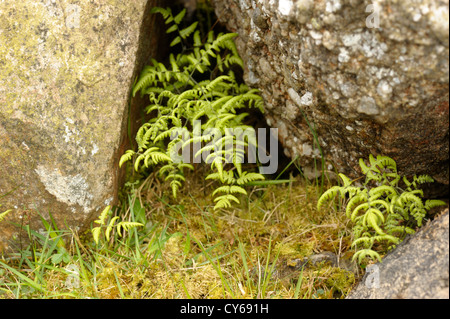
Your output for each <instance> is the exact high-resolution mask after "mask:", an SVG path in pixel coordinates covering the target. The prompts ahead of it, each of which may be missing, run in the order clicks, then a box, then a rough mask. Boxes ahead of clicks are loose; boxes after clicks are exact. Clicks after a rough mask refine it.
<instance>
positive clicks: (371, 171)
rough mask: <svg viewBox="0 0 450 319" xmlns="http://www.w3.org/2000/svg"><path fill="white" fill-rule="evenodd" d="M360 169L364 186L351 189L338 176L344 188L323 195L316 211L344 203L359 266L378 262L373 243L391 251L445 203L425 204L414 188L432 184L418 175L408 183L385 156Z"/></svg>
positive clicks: (343, 176)
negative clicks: (334, 202)
mask: <svg viewBox="0 0 450 319" xmlns="http://www.w3.org/2000/svg"><path fill="white" fill-rule="evenodd" d="M359 165H360V168H361V171H362V173H363V174H364V175H366V179H365V182H364V184H363V186H362V187H357V186H353V185H352V183H353V182H352V181H351V180H350V179H349V178H348V177H347V176H345V175H343V174H339V177H340V178H341V180H342V183H343V185H342V186H333V187H331V188H330V189H328V190H327V191H325V192H324V193H323V194H322V196H321V197H320V198H319V200H318V202H317V209H320V208H321V207H322V206H324V205H325V203H326V202H329V201H332V200H334V199H335V198H337V197H340V198H341V199H343V200H346V208H345V213H346V215H347V217H348V218H349V219H350V220H351V221H352V223H353V238H354V240H353V243H352V247H354V248H355V249H356V253H355V254H354V255H353V260H358V262H359V263H362V261H363V260H364V259H365V258H366V257H368V258H371V259H377V260H379V261H381V256H380V252H377V251H375V250H373V249H374V245H375V243H381V242H383V243H384V246H387V249H391V248H392V247H394V246H395V245H397V244H398V243H399V242H400V241H402V240H403V239H404V237H405V236H406V235H407V234H413V233H414V232H415V230H414V229H413V228H414V227H420V226H421V225H422V222H423V219H424V218H425V216H426V214H427V211H429V210H430V209H431V208H433V207H436V206H441V205H445V202H443V201H440V200H427V201H426V202H425V203H424V202H423V200H422V197H423V191H422V190H420V189H418V188H417V187H418V186H419V185H420V184H423V183H431V182H433V181H434V180H433V179H432V178H431V177H430V176H428V175H420V176H414V177H413V180H412V181H411V182H410V181H409V180H408V179H407V178H406V177H402V176H400V175H399V174H398V173H397V164H396V162H395V161H394V160H393V159H391V158H389V157H387V156H377V157H376V158H375V157H373V156H372V155H370V156H369V163H368V164H366V162H364V160H362V159H360V160H359ZM401 183H402V184H401ZM400 184H401V185H400ZM404 188H406V189H404ZM347 197H348V198H347ZM377 246H378V247H379V246H380V245H377Z"/></svg>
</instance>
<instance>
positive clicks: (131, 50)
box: [0, 0, 161, 250]
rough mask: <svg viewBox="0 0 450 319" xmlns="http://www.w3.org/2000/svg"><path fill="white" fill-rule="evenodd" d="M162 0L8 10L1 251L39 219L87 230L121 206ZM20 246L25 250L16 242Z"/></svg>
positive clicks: (2, 75)
mask: <svg viewBox="0 0 450 319" xmlns="http://www.w3.org/2000/svg"><path fill="white" fill-rule="evenodd" d="M155 4H156V5H161V1H160V0H151V1H147V0H137V1H131V2H129V1H127V2H123V1H117V0H108V1H98V0H94V1H77V0H75V1H66V0H58V1H55V0H40V1H31V0H25V1H13V0H6V1H2V2H1V5H0V79H1V81H0V150H1V151H0V204H1V205H2V206H1V207H0V213H1V212H3V211H5V210H6V209H13V212H11V213H10V214H9V215H8V217H7V219H6V221H3V222H2V223H0V250H9V249H14V241H13V240H11V239H13V238H16V239H17V237H18V233H17V232H16V231H17V230H16V229H15V228H13V227H12V226H11V225H10V224H9V223H8V222H15V223H18V224H23V223H30V224H31V226H32V227H34V228H37V229H39V228H42V224H41V223H40V222H39V218H38V216H37V214H36V212H39V213H41V214H42V215H43V216H45V217H48V214H49V212H50V213H52V215H53V217H54V218H55V219H56V220H57V222H58V223H59V224H60V225H61V226H63V223H64V222H66V223H67V225H69V226H74V227H83V226H84V225H86V224H87V221H89V220H92V218H93V217H95V216H97V214H98V212H99V211H101V210H102V209H103V208H104V207H105V206H106V205H108V204H111V203H113V202H114V201H116V199H117V188H118V180H119V173H118V170H117V163H118V160H119V157H120V155H121V154H122V153H123V149H121V147H122V148H123V147H124V146H121V143H122V145H123V144H124V142H125V141H126V128H127V121H126V119H127V115H128V101H129V92H130V87H131V84H132V82H133V78H134V77H135V76H136V75H137V72H139V71H140V69H141V67H142V64H143V63H147V60H148V57H149V56H151V55H154V54H155V50H156V48H157V46H156V41H157V35H159V34H160V32H159V31H158V30H156V29H155V28H157V24H156V23H155V18H154V16H151V15H149V10H150V8H151V6H153V5H155ZM16 242H17V241H16Z"/></svg>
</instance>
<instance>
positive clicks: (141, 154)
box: [119, 8, 264, 209]
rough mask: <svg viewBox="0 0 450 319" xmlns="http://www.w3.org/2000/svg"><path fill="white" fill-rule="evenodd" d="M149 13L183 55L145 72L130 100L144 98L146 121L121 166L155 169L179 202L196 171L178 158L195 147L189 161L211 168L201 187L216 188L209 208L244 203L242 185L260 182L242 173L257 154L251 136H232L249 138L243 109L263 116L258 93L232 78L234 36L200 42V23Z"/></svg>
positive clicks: (166, 11)
mask: <svg viewBox="0 0 450 319" xmlns="http://www.w3.org/2000/svg"><path fill="white" fill-rule="evenodd" d="M152 13H157V14H161V15H162V17H163V18H164V20H165V23H166V25H167V30H166V32H167V33H168V34H170V35H172V36H173V38H172V41H171V43H170V46H171V47H176V46H178V47H179V46H181V50H180V51H181V53H178V54H174V53H171V54H170V55H169V59H168V60H169V61H168V63H167V64H163V63H160V62H158V61H156V60H154V59H153V60H152V63H151V65H149V66H146V67H145V68H144V69H143V70H142V72H141V74H140V76H139V78H138V79H137V81H136V83H135V85H134V87H133V90H132V95H133V96H135V95H136V94H138V93H140V95H141V96H147V97H148V100H149V102H150V104H149V105H148V106H147V108H146V112H147V114H150V115H151V119H150V120H149V121H147V122H146V123H144V124H143V125H142V126H141V127H140V128H139V130H138V132H137V134H136V142H137V148H138V149H137V151H135V150H128V151H126V152H125V154H123V155H122V157H121V159H120V162H119V164H120V165H123V164H124V163H126V162H131V161H134V169H135V170H136V171H141V172H144V171H145V170H147V169H157V170H158V169H159V174H158V176H159V177H160V178H163V179H164V180H165V182H168V183H170V188H171V190H172V195H173V197H174V198H176V196H177V193H178V191H179V189H180V188H181V187H182V184H183V183H184V180H185V177H184V171H185V169H191V170H192V169H194V167H193V166H192V165H189V164H188V163H185V162H184V161H185V159H183V158H182V156H180V154H179V152H180V151H181V152H183V151H184V150H189V149H191V145H195V144H197V145H200V148H199V149H198V148H197V150H198V151H196V154H194V158H196V159H197V158H199V157H201V158H202V159H203V161H204V162H205V163H208V164H210V168H211V173H210V174H208V175H207V176H206V179H208V180H214V181H217V185H218V186H217V188H216V190H215V191H213V192H212V195H213V196H215V197H216V198H215V199H214V202H215V206H214V208H215V209H220V208H228V207H231V205H232V204H239V203H240V201H239V199H238V198H237V197H236V196H237V195H242V196H245V195H247V192H246V190H245V188H244V187H245V185H246V184H247V183H249V182H252V181H256V180H263V179H264V176H263V175H261V174H259V173H254V172H246V171H245V169H244V168H243V165H242V164H243V162H244V157H245V150H246V148H248V146H249V145H252V146H253V145H254V146H257V143H256V137H253V135H255V134H253V135H252V134H246V138H244V136H239V135H238V134H233V132H234V130H241V131H245V130H248V131H246V132H252V131H251V130H252V129H251V128H250V127H248V126H246V125H244V124H243V120H244V119H245V117H246V116H247V115H248V114H247V113H243V112H240V110H241V109H244V108H255V109H259V110H260V111H261V112H262V111H263V100H262V98H261V97H260V96H259V94H258V91H257V90H254V89H250V88H249V87H247V86H246V85H245V84H240V83H239V82H238V80H237V77H236V74H235V71H236V70H238V69H242V68H243V62H242V59H241V58H240V57H239V54H238V52H237V49H236V46H235V44H234V40H233V39H234V38H235V37H236V36H237V34H236V33H219V34H218V35H215V33H214V31H209V32H208V33H207V35H206V36H202V34H201V30H198V29H197V28H198V23H197V22H194V23H191V24H190V25H188V26H186V27H183V26H182V24H183V18H184V16H185V14H186V11H185V10H183V11H181V12H179V13H178V14H176V15H174V14H173V13H172V11H171V9H170V8H153V9H152ZM202 39H204V41H202ZM189 44H190V45H189ZM198 121H201V123H202V124H201V125H200V126H196V123H197V122H198ZM198 130H203V132H204V133H203V134H202V135H200V134H199V132H198ZM253 133H254V130H253ZM242 135H243V134H242ZM250 135H252V136H250ZM169 139H170V141H169ZM235 174H236V176H235Z"/></svg>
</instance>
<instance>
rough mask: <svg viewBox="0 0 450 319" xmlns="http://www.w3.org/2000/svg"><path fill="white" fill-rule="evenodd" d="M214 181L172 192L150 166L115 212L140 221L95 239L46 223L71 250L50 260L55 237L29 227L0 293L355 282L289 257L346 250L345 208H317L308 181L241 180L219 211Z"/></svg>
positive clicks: (152, 291) (213, 292) (209, 292)
mask: <svg viewBox="0 0 450 319" xmlns="http://www.w3.org/2000/svg"><path fill="white" fill-rule="evenodd" d="M213 189H214V188H213V185H211V184H210V183H207V182H205V181H204V179H203V176H202V175H201V174H199V173H198V172H196V173H191V174H190V175H187V176H186V185H185V187H184V188H183V190H182V191H181V192H180V193H179V195H178V197H177V198H176V199H174V198H172V197H171V195H170V194H171V191H170V189H169V187H168V186H166V185H165V184H163V183H161V182H160V181H159V180H158V179H157V178H156V177H155V175H154V174H152V175H150V177H148V178H147V179H145V181H141V182H139V183H135V184H132V183H128V186H127V188H126V189H125V190H124V196H123V198H124V200H123V203H122V204H121V206H120V207H117V208H116V210H115V213H116V214H118V215H119V216H120V217H121V218H122V220H140V221H144V223H145V227H139V228H134V229H132V230H130V231H129V232H126V233H125V234H124V236H119V235H118V234H117V233H116V232H115V231H113V233H112V235H111V238H110V240H109V241H106V239H105V238H104V236H103V238H101V240H100V242H99V244H97V245H96V244H95V243H94V242H93V241H92V238H91V237H90V236H89V235H90V234H89V232H88V233H87V235H88V236H86V238H83V236H79V235H78V234H76V233H75V234H74V233H73V232H72V231H58V232H55V234H56V233H58V238H62V239H64V241H65V246H66V248H67V251H68V252H69V255H70V258H69V259H70V261H69V262H67V263H65V262H60V263H58V264H54V263H53V262H52V258H53V257H52V256H53V255H55V254H56V253H57V252H58V251H57V248H56V247H54V248H52V247H53V246H52V245H51V243H52V240H54V239H52V238H49V237H48V236H47V237H46V238H47V239H46V238H44V237H39V235H37V234H36V235H33V236H34V239H35V244H34V246H33V247H32V246H30V247H28V248H27V249H25V250H24V251H23V252H21V254H18V255H17V256H16V257H15V258H13V259H5V260H3V265H9V266H10V267H11V268H6V267H2V265H1V264H0V298H40V297H42V298H102V299H103V298H195V299H199V298H342V297H345V296H346V295H347V293H348V292H349V291H350V289H351V288H352V287H353V286H354V285H355V283H356V282H357V280H358V277H359V276H358V275H357V274H355V273H353V272H351V271H348V270H345V269H342V268H338V267H333V266H332V265H330V264H326V263H321V264H318V265H315V266H311V267H305V268H303V271H301V269H296V268H295V267H293V265H294V264H295V263H296V262H297V261H298V260H305V258H307V257H309V256H311V255H313V254H316V253H320V252H324V251H328V252H333V253H335V254H336V255H338V256H339V257H340V258H341V259H342V260H345V259H349V258H350V257H351V255H352V253H353V252H352V251H351V250H350V244H351V233H350V231H349V228H348V227H347V223H348V222H347V219H346V218H345V214H342V213H339V212H336V211H335V210H334V209H330V210H323V211H317V210H316V203H317V198H318V196H319V195H320V191H321V190H320V187H318V186H316V185H315V184H314V183H310V182H308V181H306V180H305V179H303V178H301V177H297V178H292V182H290V183H286V184H282V185H270V186H258V187H253V188H249V189H248V191H249V197H248V198H245V197H244V198H242V199H241V205H239V206H238V207H233V208H232V209H228V210H219V211H214V210H213V203H212V198H211V197H210V196H209V194H210V193H211V191H212V190H213ZM69 235H75V236H69ZM80 237H82V238H83V239H80ZM38 242H39V243H40V246H39V245H37V243H38ZM38 246H39V247H38ZM70 265H72V266H75V268H76V269H77V270H78V273H77V274H75V276H74V275H73V273H70V272H69V271H67V270H66V269H67V267H68V266H70ZM12 269H14V270H12ZM19 274H21V275H19ZM25 278H27V279H28V280H31V281H33V283H34V285H33V284H30V282H29V281H27V279H25ZM73 280H79V281H76V284H75V285H74V284H70V282H71V281H73Z"/></svg>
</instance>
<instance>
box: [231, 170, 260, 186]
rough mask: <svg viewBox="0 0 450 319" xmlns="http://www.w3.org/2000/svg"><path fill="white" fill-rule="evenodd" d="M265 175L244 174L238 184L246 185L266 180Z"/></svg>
mask: <svg viewBox="0 0 450 319" xmlns="http://www.w3.org/2000/svg"><path fill="white" fill-rule="evenodd" d="M264 179H265V178H264V175H262V174H259V173H248V172H243V173H242V175H241V176H239V178H238V179H237V181H236V183H237V184H238V185H245V184H247V183H249V182H253V181H257V180H261V181H262V180H264Z"/></svg>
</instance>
